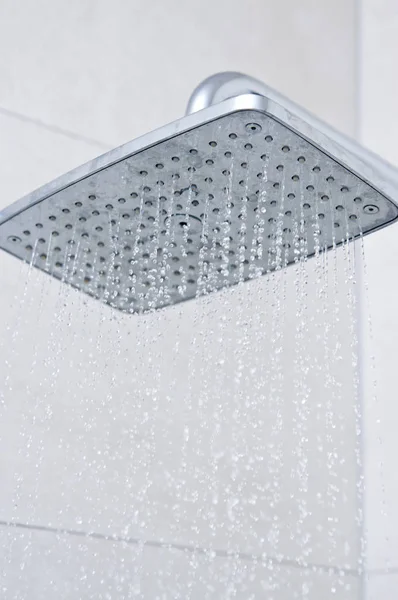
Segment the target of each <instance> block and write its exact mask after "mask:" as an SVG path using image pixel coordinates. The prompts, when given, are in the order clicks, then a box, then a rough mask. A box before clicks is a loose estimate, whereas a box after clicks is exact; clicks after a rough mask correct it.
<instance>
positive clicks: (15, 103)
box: [0, 0, 392, 600]
mask: <svg viewBox="0 0 398 600" xmlns="http://www.w3.org/2000/svg"><path fill="white" fill-rule="evenodd" d="M356 9H357V7H356V2H355V1H354V0H333V1H332V0H330V1H329V0H328V1H324V2H316V1H315V0H303V1H302V2H300V3H299V4H298V3H297V2H294V1H292V0H282V1H279V2H272V1H271V0H269V1H265V2H255V1H254V0H251V1H248V2H244V3H242V2H238V1H233V2H232V1H231V0H230V1H229V2H224V1H221V0H219V1H218V2H210V1H208V0H203V1H202V2H200V3H197V5H196V6H193V5H192V3H187V2H183V1H182V0H163V1H158V0H156V1H153V2H151V3H148V2H144V1H141V0H134V1H133V2H127V1H126V0H125V1H123V0H115V1H114V2H112V3H109V2H106V1H103V0H99V1H94V0H91V1H90V0H83V1H82V0H72V1H70V2H67V3H66V2H61V1H60V0H56V1H54V0H39V1H37V2H35V3H28V2H23V3H15V2H12V0H3V2H2V3H1V5H0V50H1V51H0V84H1V85H0V133H1V136H0V152H1V160H0V191H1V200H0V202H1V206H5V205H7V204H9V203H10V202H12V201H13V200H15V199H17V198H18V197H20V196H21V195H23V194H25V193H27V192H29V191H30V190H31V189H33V188H35V187H37V186H39V185H41V184H43V183H45V182H47V181H48V180H51V179H52V178H54V177H55V176H57V175H59V174H61V173H63V172H65V171H67V170H69V169H71V168H73V167H74V166H76V165H78V164H80V163H82V162H84V161H86V160H88V159H89V158H91V157H93V156H96V155H98V154H99V153H102V152H104V151H106V150H107V149H108V148H111V147H113V146H114V145H117V144H120V143H122V142H125V141H127V140H129V139H131V138H134V137H136V136H138V135H141V134H143V133H145V132H146V131H149V130H151V129H154V128H156V127H158V126H160V125H162V124H164V123H166V122H168V121H171V120H173V119H177V118H179V117H180V116H181V115H182V114H183V113H184V110H185V104H186V102H187V99H188V97H189V95H190V93H191V91H192V89H193V88H194V87H195V86H196V85H197V83H198V82H199V81H200V80H201V79H203V78H205V77H206V76H207V75H209V74H211V73H213V72H216V71H222V70H238V71H243V72H247V73H248V74H250V75H253V76H255V77H258V78H259V79H262V80H264V81H265V82H267V83H268V84H270V85H271V86H273V87H275V88H276V89H278V90H279V91H281V92H283V93H284V94H286V95H287V96H289V97H290V98H292V99H293V100H295V101H296V102H298V103H300V104H302V105H303V106H305V107H306V108H308V109H310V110H311V111H313V112H314V113H315V114H317V115H319V116H321V117H322V118H324V119H325V120H327V121H328V122H329V123H331V124H332V125H334V126H336V127H337V128H339V129H341V130H343V131H345V132H347V133H349V134H352V135H355V134H356V124H357V88H356V82H357V59H358V56H357V52H358V46H357V42H358V37H357V33H358V31H357V27H358V22H357V14H356ZM376 129H377V126H375V130H376ZM363 131H364V136H365V138H366V135H365V133H366V132H365V129H364V130H363ZM366 140H367V138H366ZM383 235H384V234H383ZM380 248H381V250H380V252H381V251H383V252H384V251H385V244H383V243H381V244H380ZM383 260H384V259H383ZM336 261H337V263H338V264H339V265H340V264H341V265H342V266H341V268H339V270H338V271H337V274H336V278H337V279H336V280H335V284H333V275H334V263H333V261H331V266H330V267H325V268H326V269H329V271H330V273H329V271H327V273H328V277H327V279H325V281H326V283H324V286H325V287H324V291H325V292H327V294H325V295H324V297H323V300H322V302H323V304H321V301H320V300H319V297H318V296H317V289H316V286H315V280H316V278H317V273H318V271H317V267H316V265H315V264H314V265H313V266H311V265H309V266H308V282H309V283H308V290H307V294H306V296H305V299H303V300H302V305H301V310H302V309H303V307H304V309H305V311H306V314H307V315H310V316H308V317H307V321H306V325H307V333H306V339H304V341H301V342H297V340H298V339H299V337H298V336H297V317H296V315H297V310H298V308H300V306H299V307H298V305H297V297H296V295H295V278H296V273H295V271H294V270H290V271H288V272H287V273H286V275H284V276H275V277H273V278H271V279H270V280H269V281H267V280H262V281H260V282H255V283H252V284H251V285H250V286H247V287H245V288H244V289H242V290H238V289H237V290H234V291H233V292H232V293H230V294H227V295H226V296H225V297H222V298H221V299H220V298H212V299H210V300H209V302H207V303H198V304H196V303H190V304H186V305H181V306H180V307H178V308H177V309H172V310H170V311H168V312H166V311H163V312H162V313H159V314H158V315H155V316H151V317H146V318H143V319H141V320H138V319H134V318H133V319H132V318H130V317H129V318H126V317H120V316H116V315H115V316H114V315H112V314H111V312H110V311H109V310H107V309H104V308H103V307H101V306H100V305H98V304H97V303H96V302H95V301H92V300H90V299H85V298H83V297H80V296H78V295H77V294H75V293H74V292H70V291H65V290H63V288H61V287H60V286H59V285H58V283H57V282H55V281H50V280H48V279H47V278H45V277H43V276H41V275H40V274H38V273H36V272H33V273H31V272H29V269H28V267H27V266H26V265H20V264H19V263H18V262H17V261H16V260H14V259H13V258H12V257H10V256H7V255H5V254H4V253H3V254H1V256H0V269H1V289H2V293H1V295H0V303H1V304H0V308H1V314H2V323H1V332H2V333H1V342H0V347H1V350H0V352H1V355H0V359H1V364H2V365H3V368H4V373H3V374H2V383H1V385H2V386H3V387H2V388H1V389H2V396H1V400H2V403H1V405H0V410H1V418H0V477H1V498H2V501H1V503H0V538H1V543H0V548H1V549H0V556H1V561H2V569H1V570H0V573H1V574H0V583H1V586H0V589H1V590H2V598H5V599H6V600H9V599H14V598H29V599H41V598H44V597H52V596H55V595H56V596H57V598H71V597H79V598H82V599H86V598H87V599H88V598H104V599H105V598H112V600H113V599H114V598H127V597H143V598H165V599H166V598H167V599H168V598H188V597H189V598H193V599H197V598H198V599H199V598H232V597H238V598H262V597H267V598H273V599H274V600H287V599H289V600H290V599H291V598H295V597H296V598H302V597H307V598H309V599H311V600H312V599H317V598H322V599H324V600H327V599H328V598H334V597H338V598H339V599H347V600H348V599H349V600H353V599H357V598H359V597H360V593H361V586H362V582H361V578H360V577H359V576H358V575H357V571H358V566H359V558H360V557H359V551H360V544H359V540H360V528H361V524H360V523H359V522H358V520H357V516H358V510H359V506H358V502H359V500H358V492H357V490H358V486H357V484H358V481H359V477H360V470H359V468H358V464H357V456H356V450H357V442H358V437H357V435H356V425H357V416H356V410H355V409H356V397H355V392H356V389H355V386H356V380H355V373H354V369H353V366H352V354H353V352H354V354H355V344H354V345H353V342H352V340H351V339H350V336H347V335H346V332H347V331H349V330H350V326H351V323H352V322H355V320H356V316H357V315H356V310H357V309H356V307H355V306H351V307H350V306H348V305H347V289H348V288H349V286H350V285H351V284H350V283H348V282H347V280H348V279H349V277H348V275H349V274H348V275H347V262H346V261H345V260H344V256H342V255H341V253H340V254H337V255H336ZM383 264H385V263H384V262H383ZM318 267H319V265H318ZM371 270H372V272H373V271H376V270H377V268H376V267H372V265H371V264H369V273H370V271H371ZM369 276H370V274H369ZM387 279H391V278H387V277H385V278H384V279H383V281H384V285H386V280H387ZM26 281H28V284H27V285H26ZM331 282H332V283H331ZM379 283H380V284H381V283H382V281H380V282H379ZM284 297H285V300H284V301H283V302H282V303H281V302H280V298H284ZM318 301H319V303H318V304H317V302H318ZM320 306H322V309H321V308H320ZM336 307H339V308H338V310H337V309H336ZM312 309H313V310H312ZM336 310H337V312H336ZM278 328H280V329H281V331H282V333H283V337H282V338H277V337H275V334H277V333H278ZM375 329H376V327H375ZM326 330H328V331H329V334H328V335H331V336H332V338H333V346H331V348H332V349H333V351H335V352H334V358H331V357H329V359H328V360H326V363H325V357H324V356H323V355H322V354H321V353H320V352H324V342H325V340H326V337H325V335H326V333H325V331H326ZM328 339H329V338H328ZM278 340H279V341H278ZM319 340H321V341H319ZM297 343H301V344H303V346H302V348H301V349H302V350H304V351H305V364H304V365H301V366H303V367H304V369H305V368H307V367H308V368H309V375H308V378H307V380H306V382H305V383H306V386H307V388H308V398H307V400H306V404H305V409H302V408H300V404H299V399H298V392H297V386H300V385H301V384H302V381H301V380H300V375H298V374H297V372H296V371H295V369H297V368H298V366H297V364H296V363H295V357H296V350H297V345H296V344H297ZM337 349H338V350H337ZM329 363H330V365H331V366H330V367H327V366H325V364H329ZM299 367H300V365H299ZM328 368H329V371H328V370H327V369H328ZM299 370H300V369H299ZM391 372H392V371H391ZM286 374H287V375H286ZM282 375H285V383H284V387H283V388H281V390H279V392H278V390H277V391H276V392H275V393H276V395H278V393H279V396H280V397H279V403H276V404H275V402H274V404H270V402H269V395H270V389H271V388H272V387H273V386H276V387H277V388H278V385H280V383H278V381H279V382H280V377H281V376H282ZM325 378H329V386H326V388H325ZM330 381H331V382H332V383H331V384H330ZM258 382H260V383H258ZM275 393H274V396H275ZM241 400H244V401H247V404H246V405H244V403H243V404H242V403H241V402H240V401H241ZM331 402H332V403H333V406H332V413H333V417H332V421H333V423H332V424H331V422H330V403H331ZM242 406H245V407H246V408H244V409H243V408H242ZM302 410H304V411H305V414H303V413H302ZM300 411H301V412H300ZM328 419H329V420H328ZM298 421H301V422H302V429H301V430H299V431H297V428H296V425H297V422H298ZM278 423H279V424H280V423H282V427H281V428H279V429H278ZM216 425H217V426H218V427H219V429H217V427H216ZM259 425H260V427H259ZM300 436H301V437H300ZM299 438H300V439H299ZM301 438H302V439H304V440H305V441H304V442H303V441H302V439H301ZM302 443H304V446H305V450H306V452H307V454H308V456H309V457H310V458H309V462H308V464H307V469H308V472H309V477H308V480H306V481H307V482H306V487H305V489H304V488H303V487H302V482H300V481H299V479H298V468H299V466H300V464H299V463H300V456H299V453H298V450H297V449H298V448H299V447H300V444H302ZM275 448H276V449H277V450H275ZM278 453H279V454H278ZM330 457H334V458H332V459H331V458H330ZM274 487H276V488H277V489H276V491H275V489H274ZM300 511H301V512H300ZM303 515H304V516H303ZM230 555H231V556H230ZM303 565H305V566H303Z"/></svg>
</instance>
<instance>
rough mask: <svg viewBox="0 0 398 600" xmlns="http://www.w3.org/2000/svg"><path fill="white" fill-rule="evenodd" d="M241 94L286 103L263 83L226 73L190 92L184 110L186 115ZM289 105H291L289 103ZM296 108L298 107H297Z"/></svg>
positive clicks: (215, 76) (207, 79)
mask: <svg viewBox="0 0 398 600" xmlns="http://www.w3.org/2000/svg"><path fill="white" fill-rule="evenodd" d="M242 94H257V95H259V96H266V97H267V98H270V99H271V100H274V101H275V102H278V103H282V104H284V103H286V101H287V99H286V98H284V97H283V96H282V95H281V94H278V93H277V92H275V91H274V90H273V89H272V88H270V87H268V86H267V85H266V84H265V83H262V82H261V81H258V79H254V77H249V76H248V75H244V74H243V73H237V72H234V71H227V72H224V73H216V74H215V75H211V76H210V77H207V78H206V79H205V80H204V81H202V82H201V83H200V84H199V85H198V86H197V87H196V88H195V90H194V91H193V92H192V95H191V97H190V99H189V101H188V106H187V110H186V114H187V115H191V114H192V113H196V112H198V111H199V110H202V109H204V108H208V107H209V106H212V105H213V104H218V103H219V102H222V101H223V100H228V99H229V98H234V97H236V96H240V95H242ZM290 104H291V103H290ZM297 108H298V107H297Z"/></svg>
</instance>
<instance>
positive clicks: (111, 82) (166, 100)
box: [0, 0, 355, 144]
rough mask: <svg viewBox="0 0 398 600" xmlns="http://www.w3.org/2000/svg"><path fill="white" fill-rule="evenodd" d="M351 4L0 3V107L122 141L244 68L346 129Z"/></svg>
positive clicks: (341, 0) (350, 111)
mask: <svg viewBox="0 0 398 600" xmlns="http://www.w3.org/2000/svg"><path fill="white" fill-rule="evenodd" d="M354 7H355V1H354V0H334V1H333V2H322V3H317V2H314V1H313V0H302V1H301V2H300V3H299V4H298V3H297V2H294V1H292V0H284V1H283V2H262V3H261V2H260V3H259V2H257V0H249V1H246V2H239V1H234V2H224V1H219V2H213V1H212V0H202V1H201V2H200V3H197V4H192V3H190V2H181V0H154V1H152V2H151V3H148V2H146V1H145V0H136V1H135V2H125V0H114V1H113V2H112V3H111V4H109V2H107V0H70V1H69V2H68V3H65V4H62V3H54V2H53V1H52V0H38V1H37V2H35V3H34V5H30V4H28V5H27V6H23V7H22V5H19V4H16V3H15V2H13V0H3V1H2V2H1V6H0V82H1V86H0V106H3V107H5V108H8V109H12V110H15V111H19V112H22V113H24V114H28V115H30V116H33V117H36V118H41V119H43V120H45V121H48V122H50V123H52V124H56V125H58V126H63V127H66V128H69V129H71V130H72V131H75V132H77V133H80V134H85V135H87V136H90V137H93V138H95V139H100V140H103V141H104V142H109V143H111V142H112V143H115V144H116V143H121V142H124V141H127V140H128V139H129V138H132V137H136V136H137V135H141V134H143V133H145V132H146V131H148V130H151V129H154V128H155V127H158V126H161V125H163V124H165V123H167V122H169V121H171V120H174V119H177V118H179V117H181V116H182V115H183V114H184V111H185V106H186V103H187V100H188V98H189V95H190V94H191V92H192V90H193V89H194V87H195V86H196V85H197V84H198V83H199V82H200V81H201V80H202V79H204V78H205V77H207V76H208V75H211V74H212V73H214V72H217V71H220V70H221V71H223V70H233V71H237V70H238V71H239V70H240V71H243V72H248V73H249V74H251V75H253V76H256V77H258V78H260V79H262V80H264V81H266V82H267V83H268V84H270V85H273V86H275V87H276V88H278V89H280V91H282V92H285V93H287V94H288V95H289V96H290V97H292V98H293V99H294V100H297V101H299V102H301V103H303V104H304V105H306V106H308V108H310V109H312V110H313V111H314V112H315V113H317V114H320V115H322V116H324V117H325V118H326V119H328V120H330V121H331V122H332V123H333V124H335V125H336V126H339V127H342V128H343V129H344V130H346V131H353V123H354V114H355V108H354V98H355V87H354V86H355V77H354V76H353V71H354V65H355V36H354V28H355V21H354V17H355V9H354Z"/></svg>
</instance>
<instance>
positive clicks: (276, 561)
mask: <svg viewBox="0 0 398 600" xmlns="http://www.w3.org/2000/svg"><path fill="white" fill-rule="evenodd" d="M0 527H10V528H15V529H26V530H29V531H41V532H44V533H55V534H58V535H60V534H61V535H71V536H75V537H83V538H89V539H96V540H103V541H107V542H122V543H125V544H130V545H135V546H142V547H145V546H147V547H149V548H158V549H163V550H179V551H181V552H192V553H196V554H201V555H204V556H208V555H215V556H216V557H218V558H235V559H240V560H244V561H249V562H255V563H257V564H265V565H266V566H273V565H280V566H285V567H291V568H293V569H304V570H307V571H313V572H316V573H319V571H323V572H325V573H327V574H328V575H332V574H336V575H343V576H344V575H351V576H354V577H358V576H359V575H360V572H359V570H358V569H349V568H346V567H336V566H331V565H330V566H329V565H324V564H316V563H305V562H301V561H298V560H290V559H284V558H276V557H271V556H266V555H264V554H257V555H256V554H250V553H248V552H233V551H228V550H215V549H213V548H203V547H201V546H194V545H191V544H178V543H169V542H160V541H155V540H141V539H139V538H130V537H123V536H120V535H106V534H103V533H97V532H86V531H79V530H76V529H65V528H57V527H47V526H45V525H30V524H28V523H18V522H15V521H0Z"/></svg>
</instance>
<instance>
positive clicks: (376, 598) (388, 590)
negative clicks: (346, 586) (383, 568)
mask: <svg viewBox="0 0 398 600" xmlns="http://www.w3.org/2000/svg"><path fill="white" fill-rule="evenodd" d="M397 594H398V575H397V573H396V572H395V573H394V574H391V575H370V576H369V577H368V578H367V580H366V583H365V595H364V600H380V598H382V599H383V600H395V598H396V597H397Z"/></svg>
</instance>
